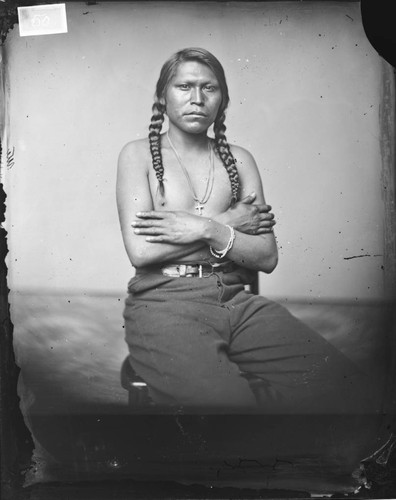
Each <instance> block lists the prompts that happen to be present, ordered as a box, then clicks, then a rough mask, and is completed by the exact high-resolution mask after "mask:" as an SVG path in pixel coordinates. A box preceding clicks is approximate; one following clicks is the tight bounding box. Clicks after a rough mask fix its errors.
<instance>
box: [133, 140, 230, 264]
mask: <svg viewBox="0 0 396 500" xmlns="http://www.w3.org/2000/svg"><path fill="white" fill-rule="evenodd" d="M140 148H141V154H142V156H143V158H142V159H144V169H145V171H146V172H147V176H148V181H149V188H150V193H151V199H152V209H153V210H157V211H163V210H164V211H170V210H184V211H186V212H189V213H191V214H195V215H198V211H197V210H196V209H195V206H196V202H195V200H194V197H193V194H192V192H191V190H190V187H189V184H188V180H187V178H186V176H185V174H184V173H183V170H182V168H181V166H180V164H179V162H178V160H177V158H176V156H175V154H174V152H173V150H172V149H171V148H170V147H169V146H168V145H167V144H166V141H165V140H163V141H162V148H161V151H162V161H163V165H164V186H165V198H164V199H163V198H161V197H160V196H159V195H158V181H157V178H156V175H155V170H154V168H153V167H152V160H151V155H150V149H149V143H148V140H143V141H141V142H140V141H139V149H140ZM213 158H214V183H213V189H212V191H211V194H210V197H209V199H208V201H207V202H206V203H205V204H204V208H203V210H202V215H203V216H205V217H209V218H210V217H213V216H215V215H218V214H219V213H222V212H225V211H226V210H227V209H228V208H229V207H230V203H231V188H230V180H229V178H228V174H227V171H226V169H225V168H224V165H223V163H222V161H221V159H220V158H219V157H218V156H217V155H216V154H214V155H213ZM200 160H201V161H198V162H197V163H195V165H194V164H193V162H194V159H193V155H191V157H190V162H189V159H188V158H187V160H186V161H183V164H184V166H185V168H186V170H187V172H188V174H189V176H190V179H191V183H192V185H193V187H194V190H195V193H196V194H197V197H198V198H199V199H202V197H203V195H204V193H205V190H206V186H207V182H208V176H209V165H210V164H209V154H208V155H207V158H206V157H203V158H201V159H200ZM187 162H188V163H187ZM212 260H214V259H213V257H212V256H211V254H210V252H209V249H208V248H205V249H202V250H200V251H198V252H193V253H191V254H190V255H186V256H184V257H181V258H179V259H178V262H199V261H212Z"/></svg>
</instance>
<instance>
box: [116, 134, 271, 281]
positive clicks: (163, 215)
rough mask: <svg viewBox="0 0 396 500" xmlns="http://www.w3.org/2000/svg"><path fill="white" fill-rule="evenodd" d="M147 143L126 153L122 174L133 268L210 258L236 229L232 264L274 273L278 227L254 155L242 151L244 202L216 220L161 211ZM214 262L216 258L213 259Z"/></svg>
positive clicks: (120, 192)
mask: <svg viewBox="0 0 396 500" xmlns="http://www.w3.org/2000/svg"><path fill="white" fill-rule="evenodd" d="M142 146H143V144H142V143H141V142H138V143H136V142H135V143H129V144H128V145H127V146H125V148H124V149H123V150H122V151H121V153H120V157H119V162H118V172H117V206H118V212H119V217H120V224H121V231H122V235H123V240H124V244H125V248H126V251H127V254H128V256H129V259H130V261H131V263H132V265H133V266H135V267H137V268H138V267H142V266H148V265H153V264H157V263H165V262H172V261H173V262H177V260H178V259H187V258H188V257H189V256H193V258H194V260H196V261H198V260H208V248H209V246H212V248H214V249H217V250H220V249H223V248H224V247H225V246H226V245H227V242H228V240H229V237H230V231H229V229H228V228H227V227H226V225H227V224H228V225H230V226H232V227H233V228H234V229H235V234H236V238H235V241H234V245H233V247H232V249H231V250H230V252H229V253H228V254H227V258H228V259H229V260H232V261H234V262H235V263H237V264H239V265H241V266H243V267H246V268H248V269H253V270H257V271H264V272H266V273H270V272H272V271H273V269H275V267H276V264H277V259H278V252H277V247H276V241H275V237H274V234H273V232H272V227H273V225H274V224H275V221H274V216H273V214H272V213H270V210H271V207H270V206H269V205H267V204H266V203H265V200H264V195H263V191H262V186H261V179H260V176H259V173H258V169H257V166H256V163H255V162H254V159H253V157H252V156H251V155H250V153H248V152H247V151H246V150H243V149H242V148H237V154H238V162H241V163H242V166H243V168H241V170H240V179H241V186H242V189H241V194H242V199H241V201H240V202H238V203H236V204H235V205H234V206H233V207H231V208H229V209H228V210H226V211H224V212H222V213H219V214H217V215H215V216H213V217H202V216H198V215H195V214H191V213H189V212H187V211H184V210H176V211H162V210H160V211H155V210H153V202H152V198H151V194H150V188H149V180H148V172H147V169H145V168H142V165H144V164H146V165H147V158H146V157H145V150H146V148H143V147H142ZM213 260H215V259H214V258H213Z"/></svg>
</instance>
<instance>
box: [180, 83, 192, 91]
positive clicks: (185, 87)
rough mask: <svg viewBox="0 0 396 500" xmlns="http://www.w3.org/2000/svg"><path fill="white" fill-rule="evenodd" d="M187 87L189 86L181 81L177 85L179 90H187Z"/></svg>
mask: <svg viewBox="0 0 396 500" xmlns="http://www.w3.org/2000/svg"><path fill="white" fill-rule="evenodd" d="M189 88H190V86H189V85H188V84H187V83H182V84H181V85H179V89H181V90H188V89H189Z"/></svg>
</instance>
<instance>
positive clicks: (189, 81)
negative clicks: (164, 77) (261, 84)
mask: <svg viewBox="0 0 396 500" xmlns="http://www.w3.org/2000/svg"><path fill="white" fill-rule="evenodd" d="M221 100H222V95H221V90H220V87H219V82H218V81H217V78H216V77H215V75H214V74H213V72H212V70H211V69H209V68H208V66H206V65H205V64H201V63H199V62H196V61H186V62H183V63H181V64H180V65H179V66H178V68H177V71H176V74H175V76H174V77H173V78H172V79H171V81H170V83H169V86H168V88H167V91H166V93H165V103H166V114H167V115H168V118H169V124H170V127H171V126H175V127H177V128H178V129H180V130H182V131H183V132H187V133H190V134H200V133H203V132H206V131H207V130H208V128H209V127H210V125H212V123H213V122H214V120H215V118H216V116H217V112H218V110H219V107H220V104H221Z"/></svg>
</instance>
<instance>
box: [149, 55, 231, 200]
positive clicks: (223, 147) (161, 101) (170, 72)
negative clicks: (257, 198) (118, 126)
mask: <svg viewBox="0 0 396 500" xmlns="http://www.w3.org/2000/svg"><path fill="white" fill-rule="evenodd" d="M186 61H197V62H199V63H202V64H205V65H206V66H208V68H209V69H210V70H211V71H212V72H213V74H214V75H215V76H216V79H217V81H218V82H219V85H220V90H221V96H222V100H221V103H220V106H219V110H218V112H217V116H216V118H215V121H214V123H213V131H214V135H215V138H214V143H215V149H216V151H217V153H218V155H219V156H220V158H221V161H222V162H223V165H224V167H225V168H226V170H227V173H228V177H229V179H230V183H231V195H232V203H235V202H236V201H237V200H238V194H239V176H238V170H237V167H236V160H235V158H234V156H233V155H232V153H231V149H230V146H229V144H228V142H227V138H226V135H225V131H226V126H225V125H224V121H225V112H226V109H227V106H228V104H229V102H230V97H229V94H228V87H227V82H226V78H225V74H224V69H223V67H222V65H221V64H220V61H219V60H218V59H216V57H215V56H214V55H213V54H211V53H210V52H208V51H207V50H205V49H201V48H196V47H192V48H187V49H183V50H180V51H178V52H176V53H175V54H173V55H172V56H171V57H170V58H169V59H168V60H167V61H166V62H165V64H164V65H163V66H162V69H161V72H160V76H159V79H158V82H157V86H156V92H155V96H154V104H153V107H152V113H153V114H152V117H151V123H150V127H149V142H150V151H151V158H152V162H153V168H154V170H155V174H156V176H157V179H158V187H159V192H160V195H161V196H164V193H165V189H164V166H163V163H162V154H161V135H160V134H161V130H162V125H163V123H164V115H165V112H166V108H165V94H166V91H167V88H168V86H169V83H170V81H171V79H172V78H173V77H174V76H175V74H176V71H177V68H178V67H179V65H180V64H181V63H183V62H186Z"/></svg>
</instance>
